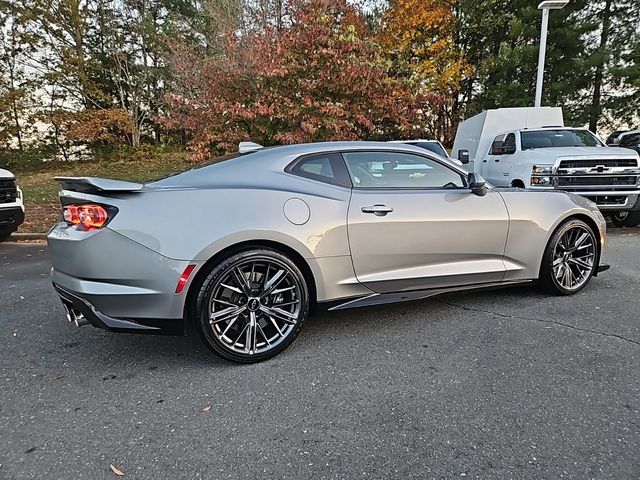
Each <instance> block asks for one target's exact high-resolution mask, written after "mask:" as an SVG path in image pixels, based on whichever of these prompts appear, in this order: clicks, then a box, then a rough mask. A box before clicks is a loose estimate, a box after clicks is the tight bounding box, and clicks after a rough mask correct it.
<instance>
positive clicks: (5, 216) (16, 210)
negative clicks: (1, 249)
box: [0, 205, 24, 231]
mask: <svg viewBox="0 0 640 480" xmlns="http://www.w3.org/2000/svg"><path fill="white" fill-rule="evenodd" d="M23 222H24V211H23V210H22V208H21V207H9V208H6V207H2V205H0V228H2V229H5V228H8V229H10V230H13V231H15V230H17V229H18V227H19V226H20V225H22V223H23Z"/></svg>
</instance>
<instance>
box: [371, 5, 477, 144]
mask: <svg viewBox="0 0 640 480" xmlns="http://www.w3.org/2000/svg"><path fill="white" fill-rule="evenodd" d="M455 5H456V2H455V1H454V0H396V1H395V2H393V3H392V4H391V7H390V8H389V9H388V10H387V11H386V13H385V15H384V17H383V20H382V27H381V32H380V35H379V36H378V38H379V40H380V43H381V44H382V46H383V47H384V49H385V52H386V54H387V56H388V57H389V59H390V61H391V65H392V67H391V74H392V75H393V76H395V77H401V78H405V79H407V80H408V81H409V82H410V84H411V86H412V88H413V89H415V91H416V92H418V93H420V94H421V95H422V98H423V99H425V100H427V101H426V102H425V104H423V105H422V107H423V108H424V109H425V110H429V113H430V115H429V117H428V118H429V126H430V130H431V133H432V135H435V136H436V137H438V138H439V139H441V140H444V141H445V142H446V143H451V142H452V141H453V135H454V134H455V130H454V128H455V125H457V117H458V114H459V102H458V97H459V94H460V89H461V85H462V81H463V79H464V78H466V77H468V76H470V75H471V73H472V71H473V69H472V68H471V65H470V64H469V63H468V62H467V61H466V60H465V58H464V55H463V53H462V51H461V50H460V48H458V47H457V46H456V45H455V36H456V31H457V26H458V22H457V18H456V14H455Z"/></svg>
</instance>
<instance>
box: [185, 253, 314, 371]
mask: <svg viewBox="0 0 640 480" xmlns="http://www.w3.org/2000/svg"><path fill="white" fill-rule="evenodd" d="M281 272H283V273H281ZM239 273H240V274H241V275H242V276H240V275H239ZM308 314H309V289H308V286H307V283H306V281H305V278H304V275H303V274H302V272H301V271H300V269H299V268H298V267H297V265H296V264H295V263H294V262H293V261H292V260H291V259H289V258H288V257H287V256H285V255H283V254H282V253H280V252H278V251H276V250H272V249H268V248H256V249H251V250H245V251H242V252H239V253H236V254H233V255H231V256H230V257H228V258H226V259H224V260H222V261H221V262H220V263H218V264H217V265H215V266H213V267H212V268H211V271H210V272H209V274H208V275H207V276H206V278H205V279H204V280H203V282H202V284H201V286H200V289H199V292H198V296H197V300H196V308H195V315H196V318H195V324H196V326H197V329H198V331H199V333H200V336H201V338H202V340H203V341H204V343H205V345H207V347H209V349H211V350H212V351H213V352H214V353H215V354H216V355H218V356H220V357H222V358H225V359H227V360H231V361H233V362H239V363H255V362H261V361H263V360H267V359H269V358H271V357H274V356H275V355H278V354H279V353H280V352H282V351H283V350H285V349H286V348H287V347H288V346H289V345H291V343H293V341H294V340H295V339H296V337H297V336H298V334H299V333H300V329H301V328H302V324H303V322H304V321H305V320H306V318H307V316H308ZM225 322H226V323H225ZM243 335H244V337H243Z"/></svg>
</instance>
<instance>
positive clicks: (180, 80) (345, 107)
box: [164, 0, 420, 158]
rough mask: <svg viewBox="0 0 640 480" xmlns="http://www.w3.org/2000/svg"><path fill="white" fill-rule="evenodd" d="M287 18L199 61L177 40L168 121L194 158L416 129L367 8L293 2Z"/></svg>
mask: <svg viewBox="0 0 640 480" xmlns="http://www.w3.org/2000/svg"><path fill="white" fill-rule="evenodd" d="M286 17H287V18H288V19H289V20H288V21H287V22H286V23H285V24H284V25H281V26H279V28H277V27H275V26H274V27H269V28H266V29H260V30H255V31H253V32H249V33H247V34H243V35H238V34H237V33H236V32H229V33H228V34H227V35H226V37H225V40H224V43H223V47H222V52H221V54H220V55H218V56H214V57H210V58H204V59H203V58H198V57H197V56H195V55H194V54H193V53H192V52H191V51H190V50H189V49H186V48H183V47H182V46H181V45H179V44H178V45H174V47H173V48H174V50H173V53H174V56H173V64H172V67H173V72H174V75H175V79H176V85H175V88H174V92H175V93H173V94H171V95H170V96H168V98H167V99H168V102H169V105H170V109H169V110H168V111H169V112H170V114H169V115H167V116H166V117H165V118H164V123H165V125H167V126H168V127H172V128H181V129H184V130H186V131H187V132H189V133H190V135H191V138H192V148H193V151H194V152H195V154H196V156H197V157H200V158H202V157H207V156H208V155H210V153H211V151H212V150H214V151H215V150H223V151H229V150H235V149H236V148H237V143H238V142H239V141H243V140H251V141H255V142H259V143H262V144H264V145H272V144H287V143H297V142H311V141H322V140H357V139H387V138H391V137H397V136H399V135H410V134H411V130H412V128H415V127H414V125H419V124H420V122H419V117H420V112H419V111H418V109H417V108H416V101H415V95H414V94H413V92H412V91H411V89H410V88H408V84H407V83H406V82H403V81H402V80H400V79H396V78H392V77H390V76H389V75H388V73H387V70H388V66H389V65H388V63H387V62H386V60H385V57H384V55H383V52H382V51H381V49H380V48H379V46H378V45H377V43H376V42H375V41H374V39H373V38H372V36H371V34H370V32H369V31H368V29H367V27H366V25H365V22H364V19H363V17H362V14H361V13H360V12H358V11H357V10H356V9H355V8H354V7H353V6H351V5H349V4H348V3H347V2H346V0H310V1H304V0H301V1H298V2H294V3H292V4H290V11H289V12H288V15H287V16H286Z"/></svg>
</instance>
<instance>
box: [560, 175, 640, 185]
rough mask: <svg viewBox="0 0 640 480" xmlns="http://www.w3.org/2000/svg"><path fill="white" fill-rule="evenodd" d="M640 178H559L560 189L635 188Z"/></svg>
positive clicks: (599, 176)
mask: <svg viewBox="0 0 640 480" xmlns="http://www.w3.org/2000/svg"><path fill="white" fill-rule="evenodd" d="M637 181H638V178H637V177H635V176H620V177H610V176H604V175H594V176H591V175H589V176H586V175H585V176H575V177H563V176H559V177H558V186H559V187H575V186H585V187H586V186H625V187H627V186H635V184H636V182H637Z"/></svg>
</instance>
